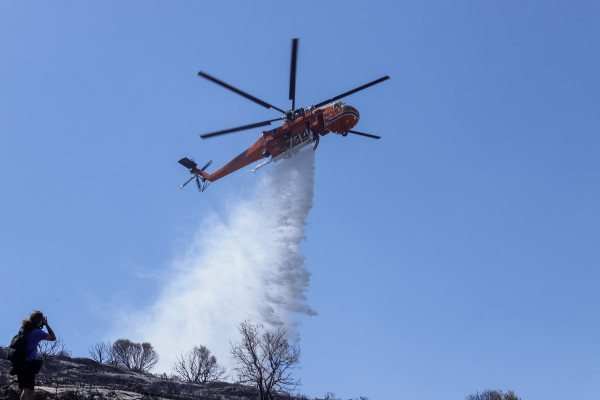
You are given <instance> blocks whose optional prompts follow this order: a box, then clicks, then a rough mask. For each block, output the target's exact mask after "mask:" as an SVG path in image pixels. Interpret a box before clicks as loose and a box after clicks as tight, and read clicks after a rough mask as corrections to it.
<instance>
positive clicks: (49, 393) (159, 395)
mask: <svg viewBox="0 0 600 400" xmlns="http://www.w3.org/2000/svg"><path fill="white" fill-rule="evenodd" d="M0 353H1V351H0ZM9 371H10V362H9V361H7V360H6V357H0V400H5V399H6V400H8V399H11V400H12V399H18V398H19V394H20V391H19V388H18V385H17V382H16V377H13V376H10V375H9ZM257 398H258V394H257V391H256V390H254V389H253V388H251V387H247V386H242V385H236V384H232V383H225V382H215V383H209V384H205V385H203V384H191V383H185V382H181V381H179V380H177V379H175V378H172V377H171V378H170V377H167V376H156V375H152V374H142V373H136V372H133V371H129V370H127V369H123V368H118V367H111V366H108V365H103V364H99V363H97V362H95V361H93V360H90V359H87V358H70V357H55V358H52V359H50V360H47V361H46V362H45V364H44V366H43V367H42V370H41V371H40V373H39V374H38V376H37V379H36V394H35V399H36V400H46V399H48V400H50V399H56V400H61V399H65V400H67V399H68V400H71V399H72V400H75V399H89V400H104V399H106V400H117V399H118V400H142V399H143V400H154V399H156V400H159V399H172V400H192V399H194V400H205V399H206V400H256V399H257ZM285 399H287V400H301V399H302V398H299V397H286V398H285Z"/></svg>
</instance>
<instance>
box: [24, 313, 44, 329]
mask: <svg viewBox="0 0 600 400" xmlns="http://www.w3.org/2000/svg"><path fill="white" fill-rule="evenodd" d="M43 319H44V313H42V312H41V311H34V312H32V313H31V315H30V316H29V319H24V320H23V322H22V323H21V329H23V330H24V331H26V332H27V331H30V330H32V329H35V328H37V327H38V324H39V323H40V321H42V320H43Z"/></svg>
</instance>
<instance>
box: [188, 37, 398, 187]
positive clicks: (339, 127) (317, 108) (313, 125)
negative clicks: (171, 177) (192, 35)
mask: <svg viewBox="0 0 600 400" xmlns="http://www.w3.org/2000/svg"><path fill="white" fill-rule="evenodd" d="M297 56H298V39H297V38H295V39H292V55H291V67H290V88H289V89H290V90H289V100H291V101H292V108H291V109H289V110H287V111H285V110H283V109H281V108H278V107H275V106H274V105H271V104H269V103H267V102H265V101H263V100H260V99H258V98H256V97H254V96H252V95H250V94H248V93H246V92H244V91H242V90H240V89H238V88H236V87H234V86H231V85H229V84H227V83H225V82H223V81H221V80H219V79H217V78H215V77H213V76H211V75H209V74H207V73H205V72H202V71H200V72H198V76H200V77H202V78H205V79H207V80H209V81H211V82H213V83H216V84H217V85H219V86H222V87H224V88H226V89H228V90H231V91H232V92H234V93H236V94H238V95H240V96H243V97H245V98H246V99H248V100H251V101H253V102H255V103H257V104H259V105H261V106H263V107H265V108H268V109H271V108H272V109H274V110H277V111H279V112H281V113H282V114H283V116H281V117H279V118H275V119H271V120H268V121H262V122H257V123H253V124H248V125H243V126H238V127H235V128H229V129H224V130H220V131H216V132H211V133H206V134H202V135H200V137H201V138H202V139H207V138H211V137H215V136H219V135H224V134H228V133H233V132H239V131H243V130H248V129H254V128H259V127H263V126H268V125H271V123H273V122H275V121H283V125H281V126H279V127H277V128H275V129H271V130H266V131H263V132H262V134H261V135H260V137H259V138H258V140H256V142H254V143H253V144H252V145H251V146H250V147H249V148H248V149H246V150H244V152H242V153H241V154H240V155H238V156H237V157H235V158H234V159H232V160H231V161H229V162H227V163H226V164H225V165H223V166H222V167H221V168H219V169H217V170H216V171H214V172H213V173H211V174H208V173H206V172H205V170H206V168H208V167H209V166H210V165H211V163H212V161H209V162H208V163H206V164H205V165H204V166H203V167H202V168H198V164H196V162H195V161H194V160H192V159H190V158H187V157H184V158H182V159H181V160H179V164H181V165H183V166H184V167H186V168H187V169H189V171H190V173H191V174H192V177H191V178H190V179H188V180H187V181H186V182H185V183H184V184H183V185H181V186H180V188H181V189H183V188H184V187H185V186H186V185H187V184H188V183H190V182H191V181H192V180H194V179H195V180H196V184H197V186H198V190H199V191H200V192H203V191H204V190H205V189H206V188H207V187H208V185H209V184H210V183H211V182H214V181H216V180H218V179H221V178H223V177H224V176H226V175H229V174H231V173H232V172H235V171H237V170H238V169H240V168H243V167H245V166H247V165H249V164H252V163H254V162H257V161H259V160H266V161H263V162H262V163H260V164H258V165H257V166H256V167H254V169H253V171H256V170H257V169H259V168H261V167H263V166H265V165H267V164H268V163H270V162H277V161H279V160H281V159H284V158H287V157H290V156H291V155H292V154H294V153H296V152H297V151H299V150H301V149H303V148H305V147H306V146H309V145H311V144H313V143H314V144H313V149H314V150H316V149H317V146H318V145H319V137H320V136H325V135H326V134H328V133H329V132H334V133H336V134H340V135H342V136H347V135H348V134H349V133H351V134H354V135H359V136H364V137H368V138H371V139H381V136H376V135H372V134H369V133H364V132H358V131H355V130H352V128H354V126H355V125H356V124H357V123H358V120H359V118H360V115H359V113H358V110H357V109H356V108H354V107H352V106H350V105H347V104H345V103H343V102H341V101H339V100H340V99H341V98H344V97H346V96H349V95H351V94H353V93H356V92H359V91H361V90H364V89H366V88H368V87H371V86H373V85H376V84H378V83H381V82H383V81H385V80H387V79H390V77H389V76H387V75H386V76H384V77H381V78H379V79H376V80H374V81H372V82H369V83H367V84H364V85H362V86H359V87H357V88H355V89H352V90H349V91H347V92H344V93H342V94H340V95H337V96H335V97H332V98H330V99H327V100H325V101H322V102H320V103H318V104H315V105H311V106H309V107H299V108H296V64H297Z"/></svg>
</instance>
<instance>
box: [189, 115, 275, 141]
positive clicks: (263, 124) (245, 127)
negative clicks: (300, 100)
mask: <svg viewBox="0 0 600 400" xmlns="http://www.w3.org/2000/svg"><path fill="white" fill-rule="evenodd" d="M275 121H281V118H276V119H272V120H269V121H263V122H257V123H255V124H249V125H244V126H238V127H236V128H230V129H224V130H222V131H217V132H211V133H205V134H204V135H200V137H201V138H202V139H206V138H209V137H213V136H218V135H224V134H226V133H232V132H238V131H244V130H246V129H252V128H258V127H260V126H266V125H271V122H275Z"/></svg>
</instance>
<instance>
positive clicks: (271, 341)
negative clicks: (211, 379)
mask: <svg viewBox="0 0 600 400" xmlns="http://www.w3.org/2000/svg"><path fill="white" fill-rule="evenodd" d="M238 329H239V332H240V334H241V336H242V338H241V342H240V343H236V344H233V343H232V344H231V354H232V356H233V358H234V359H235V361H236V364H237V367H236V368H235V369H234V371H235V372H236V375H237V382H238V383H243V384H252V385H255V386H256V388H257V389H258V391H259V394H260V399H261V400H271V399H273V398H274V396H275V395H277V394H280V393H283V392H285V391H289V390H291V389H294V388H296V387H297V386H298V385H299V384H300V381H298V380H296V379H294V378H293V376H292V374H291V370H293V369H295V368H297V365H298V364H299V362H300V349H299V347H298V345H297V343H295V342H294V343H290V342H289V341H288V339H287V332H286V330H285V329H284V328H283V327H279V328H277V329H274V330H270V331H265V329H264V327H263V326H262V325H260V324H252V323H250V322H248V321H246V322H243V323H241V324H240V326H239V328H238Z"/></svg>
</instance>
